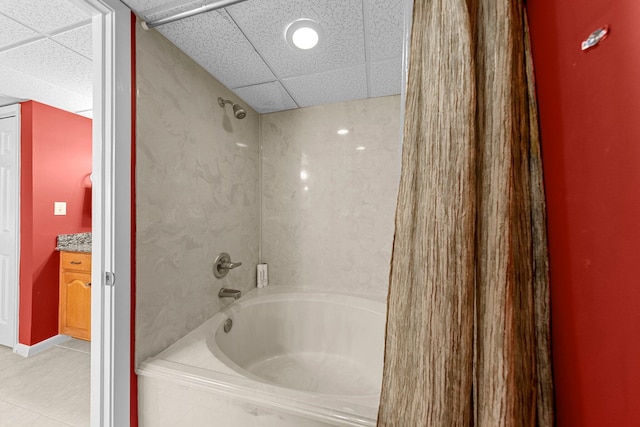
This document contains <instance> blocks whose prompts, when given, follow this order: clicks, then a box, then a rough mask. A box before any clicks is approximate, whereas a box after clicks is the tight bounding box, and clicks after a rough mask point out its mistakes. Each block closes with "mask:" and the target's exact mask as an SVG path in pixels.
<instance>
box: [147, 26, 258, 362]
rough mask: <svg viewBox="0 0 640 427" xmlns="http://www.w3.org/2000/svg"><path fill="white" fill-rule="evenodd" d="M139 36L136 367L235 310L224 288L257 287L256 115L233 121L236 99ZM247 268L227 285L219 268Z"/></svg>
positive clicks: (166, 46) (172, 52)
mask: <svg viewBox="0 0 640 427" xmlns="http://www.w3.org/2000/svg"><path fill="white" fill-rule="evenodd" d="M136 34H137V55H138V56H137V85H138V100H137V163H136V186H137V187H136V196H137V199H136V210H137V212H136V214H137V234H136V264H137V277H136V293H137V301H136V307H137V309H136V361H137V364H139V363H140V362H141V361H143V360H144V359H146V358H147V357H149V356H153V355H155V354H157V353H159V352H160V351H161V350H163V349H164V348H166V347H167V346H169V345H170V344H172V343H173V342H175V341H176V340H177V339H179V338H180V337H182V336H183V335H185V334H186V333H187V332H189V331H190V330H192V329H194V328H195V327H196V326H197V325H199V324H200V323H202V322H203V321H204V320H205V319H207V318H209V317H210V316H211V315H212V314H214V313H216V312H217V311H219V310H220V308H221V307H223V306H225V305H227V304H229V303H230V301H228V300H221V299H220V298H218V296H217V293H218V290H219V289H220V288H221V287H222V286H226V287H231V288H237V289H241V290H242V291H243V292H246V291H248V290H249V289H250V288H252V287H254V286H255V265H256V264H257V261H258V239H259V217H258V215H259V191H258V190H259V187H258V185H259V184H258V183H259V176H258V170H259V157H258V156H259V154H258V115H257V113H256V112H255V111H253V110H251V109H250V108H249V107H247V106H245V109H246V110H247V117H246V118H245V119H243V120H237V119H235V118H233V113H232V112H231V110H230V107H229V106H227V108H226V109H222V108H220V106H218V104H217V98H218V97H219V96H222V97H224V98H232V99H234V98H235V97H234V95H233V94H232V93H231V92H230V91H229V90H228V89H227V88H225V87H224V86H223V85H222V84H220V83H219V82H218V81H216V80H215V79H214V78H213V77H211V76H210V75H209V74H208V73H207V72H206V71H205V70H204V69H202V68H201V67H200V66H198V65H197V64H196V63H195V62H193V61H192V60H191V59H190V58H188V57H187V56H186V55H185V54H184V53H182V52H181V51H179V50H178V49H177V48H176V47H175V46H174V45H172V44H171V43H169V41H168V40H166V39H165V38H164V37H163V36H162V35H161V34H160V33H158V32H156V31H144V30H140V29H139V30H138V31H137V32H136ZM220 252H228V253H229V254H230V255H231V257H232V259H233V260H234V261H241V262H242V263H243V265H242V266H241V267H239V268H237V269H235V270H233V271H232V272H230V273H229V274H228V275H227V277H225V278H224V279H216V278H215V277H214V276H213V270H212V269H213V260H214V258H215V257H216V256H217V255H218V254H219V253H220Z"/></svg>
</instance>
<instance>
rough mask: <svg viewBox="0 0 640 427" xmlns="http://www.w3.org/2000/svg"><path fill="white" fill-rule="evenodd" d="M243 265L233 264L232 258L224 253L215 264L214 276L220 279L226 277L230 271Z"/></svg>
mask: <svg viewBox="0 0 640 427" xmlns="http://www.w3.org/2000/svg"><path fill="white" fill-rule="evenodd" d="M241 265H242V263H241V262H231V256H230V255H229V254H228V253H226V252H222V253H221V254H220V255H218V257H217V258H216V259H215V261H214V262H213V275H214V276H216V277H217V278H218V279H220V278H222V277H224V276H226V275H227V273H228V272H229V270H232V269H234V268H236V267H240V266H241Z"/></svg>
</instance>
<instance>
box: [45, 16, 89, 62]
mask: <svg viewBox="0 0 640 427" xmlns="http://www.w3.org/2000/svg"><path fill="white" fill-rule="evenodd" d="M52 39H54V40H55V41H57V42H58V43H60V44H62V45H63V46H66V47H68V48H69V49H71V50H73V51H74V52H76V53H79V54H80V55H83V56H85V57H86V58H88V59H91V58H92V53H91V52H92V50H93V48H92V46H93V44H92V39H93V31H92V29H91V24H88V25H85V26H82V27H79V28H76V29H73V30H71V31H67V32H64V33H61V34H58V35H56V36H54V37H52Z"/></svg>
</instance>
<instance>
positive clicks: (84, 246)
mask: <svg viewBox="0 0 640 427" xmlns="http://www.w3.org/2000/svg"><path fill="white" fill-rule="evenodd" d="M56 250H58V251H69V252H89V253H90V252H91V233H75V234H59V235H58V246H56Z"/></svg>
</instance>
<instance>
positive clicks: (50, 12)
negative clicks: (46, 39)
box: [0, 0, 91, 33]
mask: <svg viewBox="0 0 640 427" xmlns="http://www.w3.org/2000/svg"><path fill="white" fill-rule="evenodd" d="M0 11H1V12H2V13H3V14H5V15H7V16H10V17H12V18H13V19H14V20H16V21H18V22H20V23H21V24H23V25H25V26H27V27H29V28H31V29H32V30H35V31H38V32H42V33H47V32H50V31H52V30H54V29H56V28H62V27H68V26H72V25H74V24H77V23H80V22H83V21H87V20H88V19H90V18H91V17H90V16H89V15H88V14H87V13H86V12H85V11H84V10H82V9H80V8H78V7H76V6H75V5H74V4H73V3H72V2H70V1H68V0H46V1H43V0H19V1H16V0H0Z"/></svg>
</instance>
